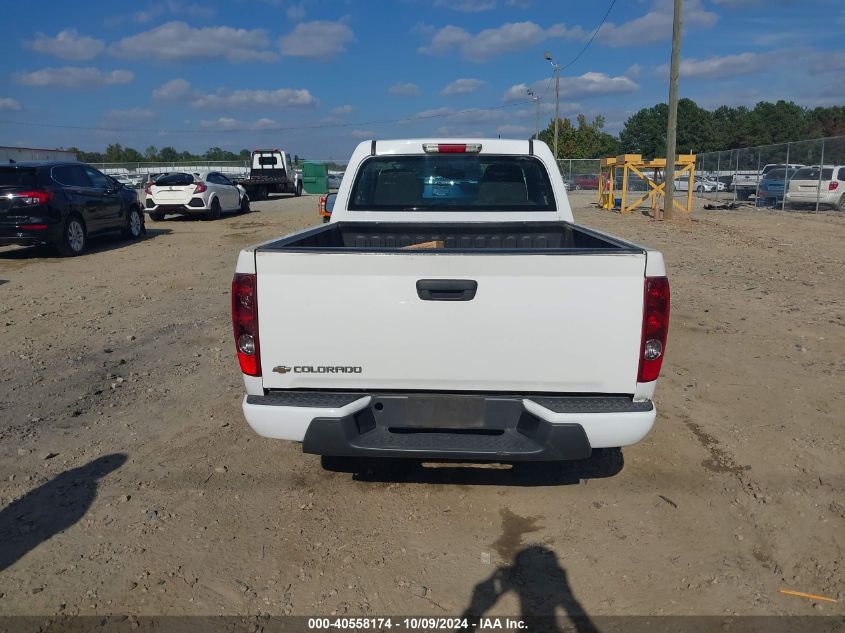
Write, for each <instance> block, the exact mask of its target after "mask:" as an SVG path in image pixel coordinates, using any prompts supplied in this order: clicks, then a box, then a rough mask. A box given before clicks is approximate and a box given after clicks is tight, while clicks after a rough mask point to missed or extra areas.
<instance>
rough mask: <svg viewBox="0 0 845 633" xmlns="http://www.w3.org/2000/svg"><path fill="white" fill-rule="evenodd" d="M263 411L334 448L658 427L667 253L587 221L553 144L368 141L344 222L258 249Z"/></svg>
mask: <svg viewBox="0 0 845 633" xmlns="http://www.w3.org/2000/svg"><path fill="white" fill-rule="evenodd" d="M232 312H233V315H232V316H233V325H234V335H235V344H236V348H237V355H238V359H239V362H240V367H241V371H242V373H243V379H244V384H245V386H246V392H247V395H246V396H245V397H244V400H243V411H244V415H245V417H246V420H247V422H248V423H249V425H250V426H251V427H252V428H253V429H254V430H255V431H256V432H257V433H258V434H259V435H262V436H264V437H270V438H279V439H285V440H295V441H298V442H302V444H303V450H304V451H305V452H306V453H315V454H320V455H329V456H347V457H356V456H361V457H364V456H376V457H421V458H445V459H449V458H455V459H469V460H476V461H483V460H501V461H511V460H513V461H517V460H566V459H581V458H586V457H589V456H590V454H591V450H592V449H595V448H609V447H620V446H625V445H629V444H633V443H635V442H638V441H639V440H641V439H642V438H643V437H645V435H646V434H647V433H648V432H649V430H650V429H651V427H652V425H653V423H654V419H655V415H656V414H655V408H654V405H653V403H652V395H653V394H654V388H655V384H656V380H657V377H658V374H659V372H660V366H661V363H662V362H663V356H664V352H665V345H666V332H667V328H668V320H669V285H668V282H667V279H666V270H665V267H664V262H663V257H662V255H661V254H660V253H659V252H656V251H651V250H648V249H646V248H644V247H642V246H637V245H634V244H631V243H628V242H625V241H623V240H621V239H619V238H615V237H612V236H610V235H605V234H602V233H599V232H597V231H593V230H590V229H587V228H584V227H582V226H578V225H576V224H573V219H572V211H571V210H570V207H569V202H568V200H567V194H566V189H565V187H564V183H563V180H562V179H561V176H560V173H559V171H558V169H557V167H556V166H555V162H554V158H553V157H552V154H551V152H550V151H549V148H548V147H547V146H546V145H545V143H542V142H538V141H517V140H500V139H481V140H479V139H474V140H455V139H450V140H439V141H438V140H431V141H429V140H394V141H379V142H376V141H368V142H365V143H362V144H361V145H359V146H358V148H357V149H356V150H355V152H354V154H353V155H352V158H351V160H350V162H349V167H348V169H347V171H346V177H345V178H344V179H343V182H342V183H341V186H340V189H339V191H338V194H337V200H336V202H335V205H334V210H333V213H332V217H331V222H330V223H328V224H323V225H320V226H317V227H314V228H309V229H306V230H304V231H300V232H298V233H294V234H292V235H288V236H286V237H283V238H281V239H275V240H271V241H268V242H264V243H263V244H258V245H256V246H252V247H249V248H246V249H244V250H243V251H241V253H240V255H239V257H238V263H237V268H236V272H235V277H234V280H233V283H232Z"/></svg>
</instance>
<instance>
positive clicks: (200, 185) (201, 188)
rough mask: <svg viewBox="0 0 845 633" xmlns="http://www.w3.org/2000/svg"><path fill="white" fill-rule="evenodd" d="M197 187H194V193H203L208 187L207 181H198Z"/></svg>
mask: <svg viewBox="0 0 845 633" xmlns="http://www.w3.org/2000/svg"><path fill="white" fill-rule="evenodd" d="M196 185H197V186H196V189H194V193H202V192H203V191H205V190H207V189H208V187H206V186H205V183H204V182H202V181H200V182H198V183H196Z"/></svg>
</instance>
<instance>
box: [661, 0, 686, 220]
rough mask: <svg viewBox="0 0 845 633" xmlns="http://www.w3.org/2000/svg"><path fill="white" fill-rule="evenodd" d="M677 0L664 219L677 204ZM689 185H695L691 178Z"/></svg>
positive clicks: (678, 4)
mask: <svg viewBox="0 0 845 633" xmlns="http://www.w3.org/2000/svg"><path fill="white" fill-rule="evenodd" d="M682 4H683V0H675V17H674V19H673V20H672V60H671V62H670V64H669V121H668V124H667V126H666V183H665V185H664V186H665V187H666V190H665V196H664V197H663V202H664V205H663V219H664V220H671V219H672V215H673V213H674V210H675V209H674V206H675V145H676V141H677V131H678V76H679V74H680V64H681V5H682ZM688 186H689V187H692V186H693V182H692V179H691V178H690V182H689V185H688Z"/></svg>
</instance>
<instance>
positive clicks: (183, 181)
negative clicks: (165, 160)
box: [155, 172, 194, 187]
mask: <svg viewBox="0 0 845 633" xmlns="http://www.w3.org/2000/svg"><path fill="white" fill-rule="evenodd" d="M155 184H156V186H158V187H162V186H164V187H184V186H185V185H192V184H194V177H193V176H192V175H191V174H184V173H181V172H176V173H173V174H165V175H163V176H159V177H158V179H157V180H156V181H155Z"/></svg>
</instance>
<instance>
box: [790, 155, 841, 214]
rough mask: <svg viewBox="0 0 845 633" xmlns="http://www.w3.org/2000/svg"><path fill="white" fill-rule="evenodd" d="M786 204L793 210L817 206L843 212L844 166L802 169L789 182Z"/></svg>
mask: <svg viewBox="0 0 845 633" xmlns="http://www.w3.org/2000/svg"><path fill="white" fill-rule="evenodd" d="M786 203H787V204H788V205H789V206H791V207H794V208H799V207H812V208H815V206H816V203H818V205H819V206H824V207H833V208H834V209H839V210H840V211H845V166H843V165H825V166H824V167H822V168H821V169H819V166H818V165H816V166H815V167H802V168H801V169H799V170H798V171H797V172H795V175H794V176H793V177H792V179H791V180H790V181H789V190H788V191H787V192H786Z"/></svg>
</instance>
